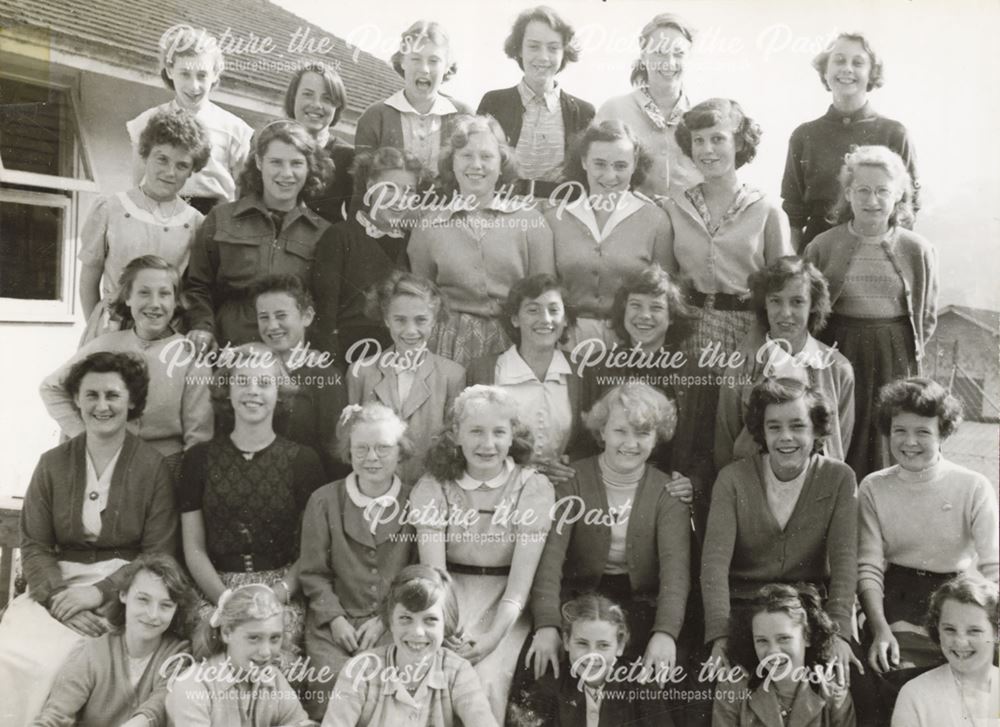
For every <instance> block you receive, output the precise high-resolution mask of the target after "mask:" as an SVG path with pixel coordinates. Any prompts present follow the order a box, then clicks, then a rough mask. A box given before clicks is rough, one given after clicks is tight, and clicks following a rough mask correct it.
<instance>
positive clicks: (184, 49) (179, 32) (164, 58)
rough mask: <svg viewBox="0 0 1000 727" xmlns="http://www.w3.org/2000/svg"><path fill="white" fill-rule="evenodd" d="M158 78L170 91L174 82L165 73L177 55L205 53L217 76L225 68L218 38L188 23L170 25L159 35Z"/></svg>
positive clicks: (172, 64)
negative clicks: (209, 57) (208, 56)
mask: <svg viewBox="0 0 1000 727" xmlns="http://www.w3.org/2000/svg"><path fill="white" fill-rule="evenodd" d="M159 46H160V80H162V81H163V83H164V85H165V86H166V87H167V88H169V89H170V90H171V91H173V90H175V89H174V82H173V80H172V79H171V78H170V76H168V75H167V69H168V68H173V66H174V60H175V59H176V58H177V57H178V56H182V57H183V56H195V55H199V54H200V53H206V54H208V55H210V56H211V58H212V72H213V73H214V74H215V76H216V80H215V82H216V83H218V82H219V79H218V77H219V76H221V75H222V72H223V71H224V70H225V68H226V60H225V56H224V55H223V53H222V48H220V47H219V41H218V39H217V38H216V37H215V36H214V35H212V34H211V33H209V32H208V31H207V30H205V29H204V28H199V29H195V28H192V27H191V26H190V25H184V24H180V25H172V26H170V27H169V28H167V29H166V30H165V31H164V32H163V35H161V36H160V43H159Z"/></svg>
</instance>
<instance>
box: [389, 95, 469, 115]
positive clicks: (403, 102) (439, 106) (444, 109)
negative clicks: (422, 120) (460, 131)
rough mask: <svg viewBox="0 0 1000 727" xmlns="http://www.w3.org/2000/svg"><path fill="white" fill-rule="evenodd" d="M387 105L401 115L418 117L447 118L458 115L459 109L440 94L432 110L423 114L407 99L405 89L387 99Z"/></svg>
mask: <svg viewBox="0 0 1000 727" xmlns="http://www.w3.org/2000/svg"><path fill="white" fill-rule="evenodd" d="M385 105H386V106H391V107H392V108H394V109H396V110H397V111H399V112H401V113H404V114H416V115H417V116H447V115H448V114H457V113H458V109H457V108H456V107H455V104H453V103H452V102H451V100H450V99H447V98H445V97H444V96H443V95H441V94H440V93H439V94H438V95H437V98H436V99H434V104H433V105H432V106H431V110H430V111H428V112H427V113H426V114H422V113H420V112H419V111H417V110H416V109H415V108H413V104H411V103H410V101H409V99H408V98H406V94H405V93H403V89H399V90H398V91H396V93H394V94H392V95H391V96H390V97H389V98H387V99H386V100H385Z"/></svg>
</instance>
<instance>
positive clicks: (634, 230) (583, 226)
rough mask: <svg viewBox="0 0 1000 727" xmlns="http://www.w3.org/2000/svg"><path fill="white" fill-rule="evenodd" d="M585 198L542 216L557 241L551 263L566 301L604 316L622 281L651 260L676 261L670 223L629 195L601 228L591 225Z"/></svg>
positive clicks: (588, 314)
mask: <svg viewBox="0 0 1000 727" xmlns="http://www.w3.org/2000/svg"><path fill="white" fill-rule="evenodd" d="M586 205H587V199H586V197H580V198H578V199H577V200H576V201H574V202H570V203H569V204H567V205H565V208H564V207H563V206H562V205H559V206H553V207H548V208H547V209H546V210H545V212H544V214H545V220H546V221H547V222H548V224H549V227H550V228H552V235H553V239H554V245H555V267H556V272H557V273H558V274H559V278H560V279H561V280H562V283H563V285H564V286H565V288H566V300H565V303H566V305H567V306H569V307H573V308H574V309H575V310H576V313H577V315H579V316H580V317H582V318H606V317H608V315H610V313H611V305H612V303H613V302H614V299H615V294H616V293H617V292H618V289H619V288H621V286H622V284H623V283H624V282H625V279H626V278H627V277H628V276H629V275H631V274H633V273H638V272H641V271H642V270H643V269H645V268H647V267H649V266H650V265H652V264H653V263H658V264H659V265H660V266H661V267H663V268H665V269H667V270H674V269H675V268H676V265H675V264H674V259H673V256H672V254H671V251H670V244H671V243H670V223H669V221H668V220H667V217H666V215H665V214H663V211H662V210H661V209H659V208H658V207H657V206H656V205H654V204H652V203H651V202H647V201H645V200H642V199H640V198H639V197H637V196H635V195H634V194H631V193H629V194H628V195H627V196H625V197H623V198H622V199H621V201H620V202H619V204H618V209H616V210H615V211H614V212H613V213H612V215H611V217H610V218H609V219H608V222H607V223H606V225H605V227H604V229H603V230H600V231H599V232H598V231H597V230H595V229H593V227H592V224H593V219H594V213H593V212H592V211H591V210H590V209H589V208H587V206H586Z"/></svg>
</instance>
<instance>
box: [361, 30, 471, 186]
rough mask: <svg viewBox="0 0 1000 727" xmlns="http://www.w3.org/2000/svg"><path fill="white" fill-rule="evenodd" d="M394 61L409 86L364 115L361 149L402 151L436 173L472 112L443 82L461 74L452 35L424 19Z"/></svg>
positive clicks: (407, 34)
mask: <svg viewBox="0 0 1000 727" xmlns="http://www.w3.org/2000/svg"><path fill="white" fill-rule="evenodd" d="M391 60H392V67H393V68H394V69H395V70H396V73H398V74H399V75H400V76H402V77H403V81H404V84H405V85H404V86H403V88H402V89H401V90H399V91H397V92H396V93H394V94H393V95H392V96H390V97H389V98H387V99H386V100H385V101H377V102H376V103H374V104H372V105H371V106H369V107H368V108H367V109H366V110H365V112H364V113H363V114H361V118H360V119H358V127H357V132H356V133H355V136H354V146H355V149H357V151H358V152H363V151H374V150H375V149H378V148H379V147H382V146H391V147H394V148H396V149H401V150H403V151H407V152H410V153H411V154H414V155H415V156H416V157H417V158H418V159H419V160H420V161H421V163H422V164H423V165H424V166H425V167H426V168H427V169H430V170H432V173H433V172H434V171H436V170H437V160H438V156H439V155H440V152H441V149H442V147H443V146H444V143H445V140H446V139H447V138H448V135H449V133H450V128H449V127H450V125H451V124H452V123H453V122H454V120H455V117H456V116H458V115H459V114H469V113H472V109H470V108H469V107H468V106H466V105H465V104H463V103H461V102H459V101H456V100H455V99H453V98H451V97H450V96H446V95H445V94H443V93H441V84H442V83H444V82H445V81H447V80H448V79H450V78H451V77H452V76H454V75H455V73H456V72H457V71H458V64H457V63H455V60H454V57H453V55H452V50H451V45H450V43H449V41H448V34H447V32H445V29H444V28H443V27H442V26H441V24H440V23H437V22H433V21H428V20H418V21H417V22H415V23H414V24H413V25H411V26H410V27H409V28H407V29H406V30H404V31H403V35H402V37H401V38H400V40H399V49H398V50H397V51H396V52H395V53H393V54H392V59H391Z"/></svg>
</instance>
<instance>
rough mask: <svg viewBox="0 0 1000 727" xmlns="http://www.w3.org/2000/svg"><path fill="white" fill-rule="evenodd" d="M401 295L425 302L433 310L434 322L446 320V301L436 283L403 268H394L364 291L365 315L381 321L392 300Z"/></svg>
mask: <svg viewBox="0 0 1000 727" xmlns="http://www.w3.org/2000/svg"><path fill="white" fill-rule="evenodd" d="M401 295H412V296H413V297H414V298H419V299H420V300H422V301H424V302H425V303H427V305H428V306H430V308H431V310H433V311H434V322H435V323H440V322H442V321H446V320H448V310H449V309H448V301H447V299H446V298H445V297H444V294H443V293H442V292H441V289H440V288H438V287H437V285H436V284H435V283H434V282H433V281H431V280H428V279H427V278H423V277H421V276H419V275H416V274H414V273H409V272H406V271H405V270H394V271H392V272H391V273H389V274H388V275H387V276H385V277H384V278H383V279H382V280H381V281H379V282H378V283H375V284H374V285H372V286H371V287H370V288H368V290H366V291H365V310H364V312H365V317H366V318H368V319H369V320H373V321H380V322H381V321H382V320H383V319H384V318H385V316H386V315H387V314H388V313H389V306H390V305H391V304H392V301H393V300H394V299H396V298H398V297H399V296H401Z"/></svg>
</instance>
